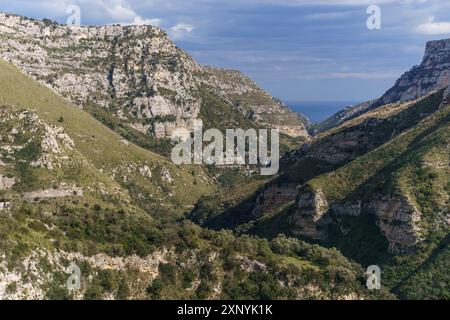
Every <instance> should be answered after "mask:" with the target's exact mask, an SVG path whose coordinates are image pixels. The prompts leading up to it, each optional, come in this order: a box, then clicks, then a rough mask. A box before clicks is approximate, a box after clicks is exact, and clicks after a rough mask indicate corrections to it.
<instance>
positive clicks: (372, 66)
mask: <svg viewBox="0 0 450 320" xmlns="http://www.w3.org/2000/svg"><path fill="white" fill-rule="evenodd" d="M71 4H76V5H79V6H80V8H81V23H82V24H110V23H127V24H128V23H130V24H131V23H134V24H142V23H147V24H154V25H155V24H156V25H159V26H160V27H162V28H164V29H166V30H167V31H168V32H169V34H170V36H171V38H172V39H173V40H174V41H175V42H176V43H177V45H179V46H180V47H182V48H184V49H186V50H187V51H188V52H189V53H190V54H191V55H192V56H193V57H194V58H196V59H197V60H198V61H199V62H200V63H203V64H210V65H214V66H220V67H226V68H233V69H239V70H241V71H243V72H245V73H246V74H247V75H249V76H250V77H252V78H253V79H254V80H255V81H256V82H257V83H258V84H259V85H261V86H262V87H263V88H264V89H266V90H267V91H269V92H270V93H271V94H272V95H274V96H276V97H280V98H281V99H283V100H286V101H298V100H302V101H305V100H306V101H308V100H309V101H363V100H367V99H371V98H375V97H378V96H380V95H381V94H382V93H383V92H384V91H385V90H386V89H388V88H389V87H390V86H392V84H393V83H394V81H395V80H396V79H397V78H398V77H399V76H400V75H401V74H402V73H403V72H405V71H406V70H408V69H410V68H411V67H412V66H413V65H416V64H419V63H420V61H421V59H422V57H423V51H424V46H425V43H426V41H428V40H432V39H442V38H450V1H448V0H379V1H376V0H370V1H366V0H193V1H189V0H141V1H138V0H41V1H36V0H14V1H11V0H0V10H1V11H4V12H10V13H16V14H22V15H26V16H29V17H34V18H44V17H46V18H50V19H53V20H56V21H58V22H65V21H66V19H67V16H68V14H67V13H66V9H67V7H68V6H69V5H71ZM372 4H376V5H378V6H379V7H380V9H381V23H382V25H381V26H382V29H381V30H369V29H368V28H367V26H366V20H367V18H368V17H369V15H368V14H367V12H366V10H367V7H368V6H369V5H372Z"/></svg>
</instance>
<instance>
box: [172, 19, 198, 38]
mask: <svg viewBox="0 0 450 320" xmlns="http://www.w3.org/2000/svg"><path fill="white" fill-rule="evenodd" d="M192 31H194V26H193V25H191V24H187V23H178V24H176V25H174V26H173V27H171V28H169V34H170V36H171V37H172V38H173V39H181V38H184V37H186V36H187V35H189V34H190V33H191V32H192Z"/></svg>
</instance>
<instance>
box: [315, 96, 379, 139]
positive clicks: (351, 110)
mask: <svg viewBox="0 0 450 320" xmlns="http://www.w3.org/2000/svg"><path fill="white" fill-rule="evenodd" d="M374 102H375V101H374V100H371V101H366V102H363V103H359V104H356V105H351V106H347V107H346V108H344V109H343V110H341V111H338V112H336V113H335V114H333V115H332V116H331V117H329V118H327V119H325V120H323V121H322V122H320V123H318V124H316V125H314V126H312V129H313V130H314V131H316V132H323V131H326V130H328V129H331V128H334V127H336V126H338V125H340V124H341V123H343V122H345V121H347V120H349V119H351V118H353V117H354V116H355V115H359V114H362V113H364V112H365V111H367V110H369V108H370V106H371V105H372V104H373V103H374Z"/></svg>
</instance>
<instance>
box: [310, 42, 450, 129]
mask: <svg viewBox="0 0 450 320" xmlns="http://www.w3.org/2000/svg"><path fill="white" fill-rule="evenodd" d="M449 67H450V39H444V40H435V41H429V42H427V44H426V48H425V54H424V57H423V60H422V62H421V63H420V64H419V65H416V66H414V67H413V68H412V69H411V70H409V71H407V72H405V73H404V74H403V75H402V76H401V77H400V78H399V79H398V80H397V81H396V82H395V84H394V86H393V87H392V88H390V89H389V90H388V91H386V93H384V94H383V95H382V96H381V97H380V98H378V99H375V100H372V101H368V102H364V103H362V104H359V105H355V106H349V107H348V108H345V109H344V110H342V111H340V112H337V113H336V114H334V115H332V116H331V117H329V118H328V119H326V120H324V121H323V122H321V123H319V124H317V125H316V126H315V129H316V130H317V131H319V132H323V131H325V130H328V129H330V128H333V127H335V126H338V125H339V124H341V123H343V122H345V121H347V120H349V119H352V118H355V117H357V116H359V115H362V114H364V113H365V112H368V111H370V110H373V109H376V108H378V107H381V106H383V105H386V104H391V103H404V102H408V101H413V100H416V99H419V98H422V97H424V96H427V95H429V94H430V93H432V92H434V91H437V90H441V89H445V88H448V87H449V85H450V71H449V70H450V69H449Z"/></svg>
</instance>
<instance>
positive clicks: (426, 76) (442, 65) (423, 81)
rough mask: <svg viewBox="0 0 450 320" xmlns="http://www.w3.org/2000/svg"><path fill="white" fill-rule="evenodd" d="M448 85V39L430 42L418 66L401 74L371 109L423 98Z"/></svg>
mask: <svg viewBox="0 0 450 320" xmlns="http://www.w3.org/2000/svg"><path fill="white" fill-rule="evenodd" d="M449 85H450V39H446V40H437V41H430V42H428V43H427V45H426V49H425V55H424V58H423V61H422V63H421V64H420V65H419V66H414V67H413V68H412V69H411V70H409V71H408V72H406V73H405V74H403V75H402V76H401V77H400V79H398V80H397V82H396V83H395V85H394V86H393V87H392V88H391V89H389V90H388V91H387V92H386V93H385V94H384V95H383V96H382V97H381V98H380V99H379V100H378V101H376V102H375V103H374V105H373V106H372V107H378V106H381V105H384V104H388V103H395V102H405V101H411V100H415V99H418V98H420V97H423V96H425V95H427V94H429V93H431V92H433V91H435V90H440V89H443V88H445V87H447V86H449Z"/></svg>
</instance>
